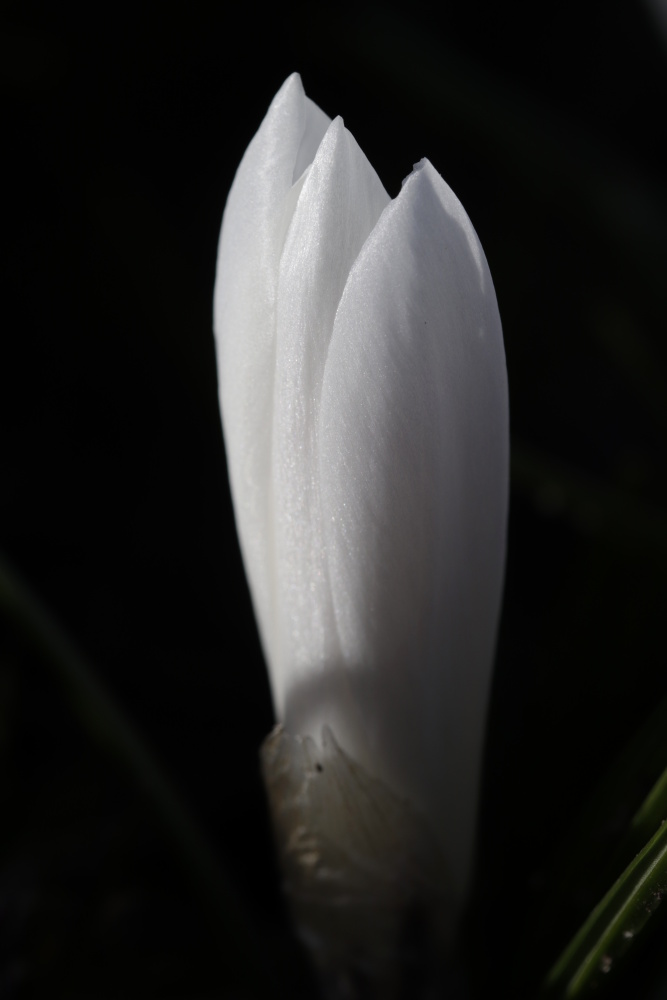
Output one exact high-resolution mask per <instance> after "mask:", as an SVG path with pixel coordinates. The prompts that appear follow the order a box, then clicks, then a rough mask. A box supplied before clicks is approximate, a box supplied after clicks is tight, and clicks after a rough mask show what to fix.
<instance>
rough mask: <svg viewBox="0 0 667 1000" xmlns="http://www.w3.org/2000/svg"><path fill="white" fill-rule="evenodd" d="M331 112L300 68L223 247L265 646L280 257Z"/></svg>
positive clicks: (225, 382) (234, 396)
mask: <svg viewBox="0 0 667 1000" xmlns="http://www.w3.org/2000/svg"><path fill="white" fill-rule="evenodd" d="M329 122H330V119H329V118H328V117H327V116H326V115H325V114H324V113H323V112H322V111H320V109H319V108H318V107H317V106H316V105H315V104H313V102H312V101H310V100H309V99H308V98H307V97H306V96H305V94H304V92H303V87H302V85H301V80H300V78H299V76H298V75H297V74H296V73H295V74H293V75H292V76H291V77H289V79H288V80H286V81H285V83H284V84H283V86H282V87H281V89H280V90H279V92H278V94H277V95H276V97H275V98H274V100H273V102H272V104H271V107H270V108H269V110H268V112H267V115H266V117H265V119H264V121H263V122H262V125H261V126H260V128H259V131H258V132H257V134H256V135H255V137H254V139H253V140H252V142H251V143H250V145H249V146H248V149H247V150H246V153H245V155H244V157H243V160H242V161H241V165H240V166H239V169H238V171H237V174H236V177H235V179H234V184H233V185H232V189H231V191H230V194H229V198H228V200H227V205H226V208H225V214H224V218H223V223H222V231H221V234H220V245H219V248H218V264H217V274H216V285H215V295H214V328H215V334H216V353H217V360H218V386H219V395H220V407H221V411H222V417H223V421H222V422H223V428H224V433H225V445H226V450H227V462H228V466H229V475H230V480H231V486H232V493H233V497H234V509H235V511H236V520H237V526H238V532H239V538H240V542H241V549H242V552H243V557H244V561H245V566H246V572H247V575H248V579H249V584H250V590H251V593H252V596H253V601H254V604H255V612H256V615H257V618H258V622H259V627H260V632H261V635H262V640H263V642H264V647H265V650H266V649H267V635H268V632H269V630H270V622H271V616H272V610H271V585H272V578H273V573H272V565H271V564H272V540H271V538H272V534H271V533H272V526H271V522H270V516H269V503H270V496H269V478H270V474H271V461H270V447H271V422H272V400H273V380H274V369H275V304H276V293H277V285H278V266H279V260H280V254H281V251H282V246H283V242H284V238H285V234H286V232H287V228H288V225H289V221H290V218H291V213H292V212H293V210H294V205H295V204H296V198H297V195H298V191H299V190H300V184H297V185H296V189H294V188H293V184H294V182H295V181H296V180H297V178H298V177H299V175H300V174H302V173H303V171H304V170H305V169H306V168H307V167H308V165H309V164H310V162H311V161H312V159H313V157H314V155H315V152H316V150H317V147H318V146H319V143H320V141H321V139H322V136H323V135H324V133H325V131H326V129H327V127H328V125H329ZM301 183H302V182H301Z"/></svg>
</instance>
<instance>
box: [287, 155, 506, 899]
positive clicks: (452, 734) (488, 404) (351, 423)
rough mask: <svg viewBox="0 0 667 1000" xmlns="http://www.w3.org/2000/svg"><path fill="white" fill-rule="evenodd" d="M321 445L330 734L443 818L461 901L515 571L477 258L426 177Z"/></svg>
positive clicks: (459, 211)
mask: <svg viewBox="0 0 667 1000" xmlns="http://www.w3.org/2000/svg"><path fill="white" fill-rule="evenodd" d="M320 438H321V442H320V465H319V475H320V479H321V504H322V520H323V524H324V528H325V532H326V539H325V544H326V549H327V552H328V560H329V564H328V569H329V574H330V580H331V588H332V595H333V607H334V614H335V616H336V622H337V628H338V634H339V636H340V643H341V655H342V662H343V664H344V666H345V671H344V672H345V673H346V676H347V681H348V686H349V691H350V694H349V699H350V700H349V704H348V705H343V706H339V707H338V708H337V711H336V713H335V714H336V715H338V714H341V715H343V716H346V717H348V718H349V719H350V720H356V723H353V722H351V723H350V726H348V727H347V729H346V731H341V732H340V733H338V732H337V730H336V729H335V725H334V724H333V723H332V729H334V732H336V736H337V738H338V740H339V742H340V744H341V746H342V747H343V749H344V750H346V751H347V752H348V753H349V754H350V755H351V756H352V757H353V758H354V759H355V760H357V761H359V763H360V764H362V766H365V767H367V768H368V769H369V770H370V771H371V773H375V774H376V776H377V777H378V778H380V779H381V780H384V781H386V782H387V783H388V784H389V785H390V786H391V787H393V788H395V789H396V790H397V791H398V792H399V793H403V794H405V795H407V796H409V797H410V798H411V799H412V800H413V801H414V802H415V803H416V804H417V805H418V806H420V807H421V808H423V809H424V810H425V811H426V812H427V813H428V814H430V815H431V816H433V817H434V818H435V820H436V822H437V823H438V825H439V827H440V831H441V833H442V835H443V838H444V847H445V855H446V857H447V858H448V859H449V862H450V865H451V868H452V871H451V874H452V878H453V880H454V881H455V883H456V884H457V886H458V888H459V889H460V891H461V892H463V891H464V888H465V883H466V880H467V877H468V872H469V866H470V861H471V852H472V845H473V835H474V820H475V810H476V797H477V789H478V779H479V770H480V763H481V752H482V743H483V731H484V722H485V714H486V705H487V696H488V689H489V684H490V674H491V665H492V658H493V652H494V644H495V637H496V628H497V622H498V616H499V606H500V600H501V593H502V580H503V569H504V558H505V532H506V517H507V494H508V448H509V445H508V398H507V375H506V367H505V354H504V348H503V339H502V330H501V325H500V317H499V314H498V307H497V303H496V297H495V292H494V289H493V284H492V281H491V275H490V272H489V269H488V265H487V263H486V259H485V257H484V253H483V251H482V248H481V245H480V243H479V240H478V238H477V236H476V234H475V232H474V230H473V228H472V225H471V223H470V220H469V219H468V217H467V215H466V213H465V211H464V209H463V207H462V205H461V203H460V202H459V201H458V199H457V198H456V196H455V195H454V193H453V192H452V191H451V189H450V188H449V187H448V186H447V184H446V183H445V182H444V181H443V179H442V178H441V177H440V176H439V174H438V173H437V172H436V171H435V170H434V169H433V167H432V166H431V164H430V163H428V161H422V163H421V164H419V165H418V166H417V168H416V169H415V172H414V173H413V174H412V175H411V176H410V177H409V178H408V179H407V181H406V182H405V184H404V186H403V189H402V190H401V192H400V194H399V196H398V198H396V199H395V201H393V202H392V203H391V205H390V207H389V208H388V209H387V210H386V211H385V213H384V214H383V215H382V217H381V219H380V221H379V222H378V225H377V226H376V228H375V230H374V231H373V233H372V235H371V236H370V238H369V239H368V241H367V242H366V244H365V246H364V248H363V250H362V252H361V253H360V255H359V257H358V259H357V260H356V262H355V264H354V267H353V268H352V271H351V273H350V276H349V279H348V282H347V286H346V288H345V291H344V294H343V297H342V300H341V303H340V307H339V309H338V312H337V315H336V320H335V323H334V331H333V336H332V340H331V345H330V349H329V355H328V358H327V362H326V370H325V375H324V386H323V392H322V403H321V410H320ZM293 705H294V712H293V713H292V714H296V715H299V714H300V715H301V717H300V718H293V719H292V721H291V723H290V725H291V727H292V731H294V732H300V733H305V734H311V735H315V736H319V726H320V724H321V722H322V721H323V719H322V718H321V717H320V715H318V714H317V713H316V712H315V713H314V714H310V705H309V702H308V701H307V699H304V698H299V697H296V696H295V697H294V699H293ZM289 711H290V707H289V705H288V714H289ZM353 725H356V730H353V729H352V726H353Z"/></svg>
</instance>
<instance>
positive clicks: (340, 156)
mask: <svg viewBox="0 0 667 1000" xmlns="http://www.w3.org/2000/svg"><path fill="white" fill-rule="evenodd" d="M388 203H389V195H388V194H387V193H386V191H385V190H384V188H383V186H382V184H381V183H380V180H379V178H378V176H377V174H376V173H375V171H374V170H373V168H372V166H371V165H370V163H369V162H368V160H367V159H366V157H365V156H364V154H363V153H362V151H361V150H360V148H359V146H358V145H357V143H356V142H355V140H354V138H353V137H352V135H351V134H350V133H349V132H348V130H347V129H346V128H345V127H344V125H343V121H342V119H341V118H337V119H336V120H335V121H334V122H332V124H331V125H330V126H329V129H328V131H327V133H326V135H325V136H324V138H323V140H322V142H321V144H320V146H319V149H318V151H317V155H316V156H315V159H314V161H313V163H312V166H311V168H310V171H309V173H308V176H307V177H306V179H305V181H304V184H303V188H302V190H301V193H300V195H299V200H298V203H297V206H296V209H295V211H294V216H293V218H292V221H291V224H290V228H289V232H288V235H287V238H286V240H285V247H284V250H283V254H282V258H281V262H280V275H279V284H278V299H277V331H276V381H275V404H274V413H273V434H274V438H273V475H272V487H273V496H272V508H273V514H274V534H273V537H274V540H275V578H274V592H275V598H276V603H277V613H276V617H275V625H276V629H275V632H274V633H273V634H272V636H271V641H270V642H269V644H268V645H269V649H270V651H271V653H270V657H271V658H270V668H271V670H270V672H271V681H272V685H273V692H274V700H275V705H276V711H277V715H278V718H283V714H284V704H285V693H286V690H287V688H288V686H293V685H294V684H298V683H299V682H300V680H302V679H303V677H304V676H308V678H309V682H310V683H317V678H318V677H319V676H321V673H322V669H323V667H324V666H325V665H329V666H330V665H331V664H332V663H338V662H339V661H340V652H339V645H338V638H337V634H336V625H335V619H334V615H333V607H332V603H331V593H330V586H329V580H328V574H327V569H326V556H325V543H324V535H323V529H322V514H321V509H320V489H319V480H318V476H317V474H316V470H317V468H318V466H319V457H318V448H319V441H318V427H319V409H320V397H321V392H322V379H323V375H324V366H325V361H326V357H327V353H328V350H329V342H330V339H331V334H332V330H333V325H334V318H335V315H336V310H337V308H338V305H339V302H340V297H341V295H342V292H343V289H344V287H345V283H346V281H347V278H348V275H349V272H350V268H351V267H352V265H353V263H354V261H355V259H356V258H357V255H358V254H359V251H360V250H361V248H362V246H363V244H364V242H365V241H366V239H367V237H368V235H369V233H370V232H371V230H372V229H373V227H374V226H375V224H376V222H377V220H378V218H379V217H380V214H381V212H382V210H383V209H384V208H385V206H386V205H387V204H388ZM331 683H332V684H334V685H335V684H336V683H337V681H336V679H335V678H333V679H332V681H331ZM320 694H321V696H322V697H327V695H326V694H325V692H324V688H323V689H322V690H321V692H320ZM332 701H333V702H334V703H336V702H337V701H340V698H338V697H336V698H332Z"/></svg>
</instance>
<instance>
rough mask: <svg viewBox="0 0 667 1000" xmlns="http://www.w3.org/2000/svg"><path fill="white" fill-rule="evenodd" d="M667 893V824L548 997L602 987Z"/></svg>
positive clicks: (595, 917) (596, 917) (611, 895)
mask: <svg viewBox="0 0 667 1000" xmlns="http://www.w3.org/2000/svg"><path fill="white" fill-rule="evenodd" d="M665 892H667V824H665V823H663V824H661V826H660V827H659V829H658V830H657V831H656V832H655V834H654V835H653V837H651V839H650V840H649V842H648V843H647V844H646V846H645V847H644V848H643V850H642V851H640V853H639V854H638V855H637V856H636V858H634V860H633V861H631V862H630V864H629V865H628V867H627V868H626V869H625V871H624V872H623V874H622V875H621V876H620V878H619V879H618V880H617V881H616V882H615V884H614V885H613V886H612V888H611V889H610V890H609V892H608V893H607V894H606V895H605V896H604V898H603V899H602V900H601V902H600V903H598V905H597V906H596V907H595V909H594V910H593V911H592V913H591V914H590V916H589V917H588V919H587V920H586V921H585V922H584V924H583V925H582V927H581V928H580V930H579V931H578V932H577V934H576V935H575V936H574V938H573V939H572V941H571V942H570V944H569V945H568V946H567V948H566V949H565V951H564V952H563V953H562V955H561V956H560V958H559V959H558V961H557V962H556V964H555V965H554V966H553V968H552V969H551V972H550V973H549V975H548V976H547V979H546V982H545V984H544V989H543V995H544V996H548V997H562V998H568V1000H570V998H576V997H580V996H583V995H584V994H585V993H588V992H589V991H590V990H591V989H596V988H598V987H599V986H600V985H602V982H603V980H604V979H605V978H606V977H608V976H609V975H610V974H611V973H612V971H613V970H614V969H615V968H616V967H617V964H618V962H619V959H621V958H622V957H623V956H624V955H625V953H626V952H627V951H628V949H629V948H631V947H632V945H633V944H634V942H635V940H636V939H637V936H638V935H639V933H640V932H641V931H642V930H643V929H644V928H645V927H646V925H647V923H648V922H649V920H650V918H651V917H652V916H653V914H654V913H655V911H656V909H657V908H658V905H659V903H660V901H661V899H662V896H663V895H664V893H665Z"/></svg>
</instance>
